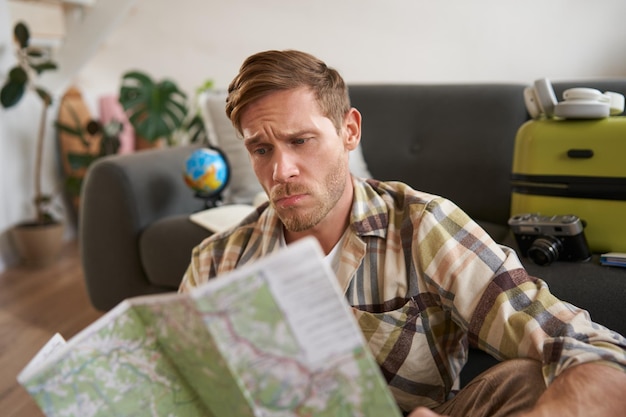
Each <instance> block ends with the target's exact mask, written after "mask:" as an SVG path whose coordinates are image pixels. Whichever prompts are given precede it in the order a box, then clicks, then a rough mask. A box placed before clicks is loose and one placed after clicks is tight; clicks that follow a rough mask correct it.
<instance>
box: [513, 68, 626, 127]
mask: <svg viewBox="0 0 626 417" xmlns="http://www.w3.org/2000/svg"><path fill="white" fill-rule="evenodd" d="M563 99H564V101H561V102H557V100H556V95H555V94H554V89H553V88H552V84H551V83H550V81H548V79H546V78H541V79H539V80H537V81H535V82H534V84H533V85H532V86H529V87H526V88H525V89H524V102H525V103H526V109H527V110H528V113H529V114H530V116H531V117H532V118H533V119H538V118H540V117H542V116H545V117H548V118H550V117H555V116H556V117H560V118H564V119H602V118H605V117H609V116H616V115H618V114H621V113H622V112H623V111H624V96H623V95H621V94H619V93H613V92H610V91H607V92H605V93H601V92H600V91H598V90H595V89H593V88H584V87H578V88H570V89H569V90H565V91H564V92H563Z"/></svg>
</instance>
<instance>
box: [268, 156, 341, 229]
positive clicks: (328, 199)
mask: <svg viewBox="0 0 626 417" xmlns="http://www.w3.org/2000/svg"><path fill="white" fill-rule="evenodd" d="M347 169H348V168H347V164H345V162H344V161H343V159H342V158H341V157H339V158H338V159H337V160H336V161H335V164H334V167H332V168H331V169H330V170H329V172H328V174H327V175H326V177H325V178H324V181H323V182H322V183H321V186H320V188H319V189H318V190H311V189H309V188H307V187H306V186H304V185H300V184H295V183H288V184H285V185H283V186H281V187H277V188H275V189H274V190H272V198H271V199H270V201H275V200H274V199H275V198H276V197H278V198H279V197H282V196H287V195H291V194H308V195H310V196H313V198H314V199H315V200H316V201H315V204H314V206H313V207H310V208H306V209H304V208H300V207H293V208H287V209H278V208H276V206H274V208H275V209H276V212H277V214H278V218H279V219H280V220H281V222H282V223H283V225H284V226H285V228H286V229H287V230H288V231H290V232H304V231H306V230H309V229H311V228H313V227H315V226H316V225H318V224H319V223H320V222H321V221H322V220H323V219H324V218H325V217H326V216H327V215H328V213H329V212H330V211H331V210H332V209H333V208H334V207H335V205H336V204H337V201H339V199H340V198H341V196H342V194H343V192H344V190H345V188H346V181H347V175H346V174H347Z"/></svg>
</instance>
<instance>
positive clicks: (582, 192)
mask: <svg viewBox="0 0 626 417" xmlns="http://www.w3.org/2000/svg"><path fill="white" fill-rule="evenodd" d="M511 180H512V198H511V215H517V214H522V213H541V214H544V215H559V214H574V215H576V216H578V217H580V218H581V219H582V220H583V221H584V222H585V223H586V227H585V236H586V237H587V242H588V244H589V248H590V249H591V251H592V252H596V253H602V252H626V117H609V118H606V119H598V120H548V119H545V120H532V121H529V122H526V123H525V124H524V125H522V126H521V127H520V129H519V130H518V132H517V136H516V138H515V150H514V155H513V172H512V177H511Z"/></svg>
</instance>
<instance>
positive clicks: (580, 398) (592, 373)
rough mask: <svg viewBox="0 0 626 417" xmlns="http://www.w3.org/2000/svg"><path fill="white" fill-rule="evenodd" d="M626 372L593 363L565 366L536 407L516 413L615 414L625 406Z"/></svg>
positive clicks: (532, 416)
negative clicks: (569, 367) (568, 367)
mask: <svg viewBox="0 0 626 417" xmlns="http://www.w3.org/2000/svg"><path fill="white" fill-rule="evenodd" d="M625 392H626V373H625V372H623V371H620V370H618V369H615V368H612V367H609V366H606V365H602V364H595V363H585V364H582V365H578V366H575V367H573V368H571V369H568V370H566V371H565V372H563V373H562V374H561V375H559V376H558V377H557V378H556V379H555V380H554V381H553V382H552V384H550V386H549V387H548V389H547V390H546V391H545V392H544V394H543V395H542V396H541V397H540V398H539V401H537V404H536V406H535V408H533V410H532V411H529V412H527V413H523V414H520V415H519V416H518V417H544V416H547V417H553V416H556V415H558V416H562V417H570V416H571V417H574V416H593V417H604V416H606V417H615V416H619V415H623V413H624V410H626V395H625V394H624V393H625Z"/></svg>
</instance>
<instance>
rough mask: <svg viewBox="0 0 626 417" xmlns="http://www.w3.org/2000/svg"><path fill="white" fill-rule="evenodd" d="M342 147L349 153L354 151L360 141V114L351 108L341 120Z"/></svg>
mask: <svg viewBox="0 0 626 417" xmlns="http://www.w3.org/2000/svg"><path fill="white" fill-rule="evenodd" d="M343 130H344V133H345V134H344V146H345V147H346V149H348V150H349V151H352V150H354V149H356V147H357V146H358V145H359V142H360V141H361V113H359V111H358V110H357V109H355V108H354V107H352V108H351V109H350V110H349V111H348V113H347V114H346V117H345V118H344V120H343Z"/></svg>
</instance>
